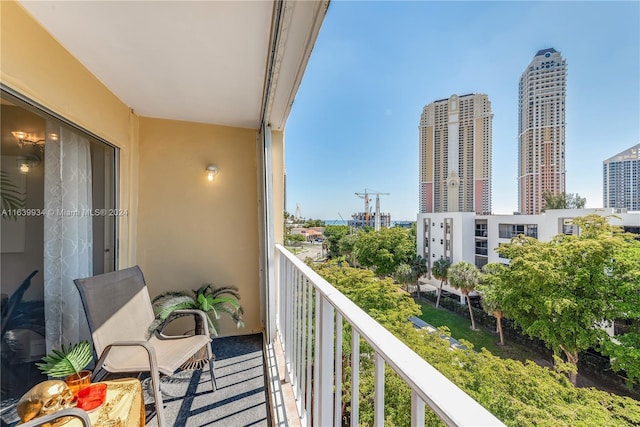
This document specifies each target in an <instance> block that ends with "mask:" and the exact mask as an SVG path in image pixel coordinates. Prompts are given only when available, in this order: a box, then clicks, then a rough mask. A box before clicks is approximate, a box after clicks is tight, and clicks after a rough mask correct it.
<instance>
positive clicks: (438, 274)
mask: <svg viewBox="0 0 640 427" xmlns="http://www.w3.org/2000/svg"><path fill="white" fill-rule="evenodd" d="M450 266H451V263H450V262H449V260H447V259H444V258H440V259H439V260H437V261H436V262H434V263H433V266H432V267H431V274H432V275H433V277H435V278H436V279H438V280H440V287H439V288H438V299H437V300H436V308H438V305H440V295H442V284H443V283H444V282H446V281H447V273H448V270H449V267H450Z"/></svg>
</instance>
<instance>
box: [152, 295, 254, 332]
mask: <svg viewBox="0 0 640 427" xmlns="http://www.w3.org/2000/svg"><path fill="white" fill-rule="evenodd" d="M239 299H240V293H239V292H238V288H236V287H235V286H222V287H219V288H216V287H214V286H213V284H212V283H205V284H204V285H202V286H201V287H200V288H199V289H198V290H197V291H169V292H165V293H163V294H160V295H158V296H157V297H155V298H154V299H153V301H152V303H153V311H154V313H155V315H156V317H155V319H154V320H153V322H151V325H149V329H148V331H147V333H148V335H149V336H151V335H152V334H153V333H154V332H155V331H157V330H161V329H162V326H163V325H164V324H165V322H166V321H167V319H169V318H170V317H171V316H172V315H173V314H174V312H175V311H177V310H184V309H198V310H202V311H204V312H205V314H206V315H207V324H208V326H209V334H210V335H211V336H217V335H218V320H219V319H220V317H221V314H226V315H228V316H230V317H231V318H232V319H233V320H234V322H236V326H237V327H238V328H241V327H243V326H244V322H243V320H242V315H243V314H244V309H243V308H242V306H241V305H240V303H239V302H238V300H239ZM202 328H203V325H200V324H199V318H198V317H196V333H197V334H198V333H202Z"/></svg>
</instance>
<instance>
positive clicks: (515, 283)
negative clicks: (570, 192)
mask: <svg viewBox="0 0 640 427" xmlns="http://www.w3.org/2000/svg"><path fill="white" fill-rule="evenodd" d="M574 224H576V225H577V226H578V227H579V231H580V233H579V235H570V236H567V235H562V234H561V235H558V236H556V237H554V238H553V239H552V240H551V241H549V242H540V241H538V240H536V239H533V238H531V237H526V236H523V235H520V236H518V237H514V238H513V239H512V241H511V243H508V244H505V245H501V246H500V247H499V248H498V249H497V251H498V253H499V254H500V255H501V256H502V257H505V258H508V259H509V260H510V264H509V266H508V267H506V268H504V269H499V270H497V271H494V272H491V273H490V274H493V275H495V276H497V278H496V280H494V282H495V284H496V286H498V293H499V294H500V295H501V297H500V301H499V302H500V306H501V308H502V310H503V312H504V314H505V316H506V317H508V318H510V319H512V320H513V321H514V322H515V323H516V324H518V325H519V326H521V327H522V330H523V332H524V333H525V334H527V335H529V336H532V337H536V338H539V339H541V340H543V341H544V342H545V343H546V344H547V346H549V348H551V349H552V350H553V351H554V353H556V354H560V353H564V354H565V356H566V357H567V360H568V361H569V362H570V363H572V364H574V365H576V366H577V361H578V353H579V352H581V351H584V350H587V349H589V348H601V349H603V350H604V351H605V352H611V353H619V352H621V351H623V349H624V344H623V345H622V346H618V347H613V346H612V345H610V343H611V340H610V337H609V336H608V335H607V333H606V332H605V331H604V330H603V328H602V327H601V326H602V324H603V322H606V321H613V320H615V319H619V318H634V317H635V318H638V317H639V316H640V313H639V311H640V262H638V261H639V260H640V257H638V254H639V253H640V249H639V247H640V246H639V245H640V242H638V241H637V240H634V239H633V235H629V234H625V233H622V231H621V230H620V229H619V227H614V226H611V225H610V224H609V223H608V221H607V219H606V218H604V217H602V216H599V215H588V216H586V217H583V218H575V219H574ZM620 338H621V340H622V341H621V342H623V343H628V344H633V343H634V342H635V341H634V339H633V337H632V336H630V337H626V338H625V337H620ZM627 340H628V341H627ZM637 357H638V354H637V347H635V356H634V357H631V358H630V359H629V360H628V361H625V360H624V359H621V360H620V361H619V362H618V364H619V365H618V368H621V369H627V370H628V371H627V373H628V374H629V375H630V376H634V377H635V378H639V377H640V372H638V370H640V368H638V364H637V360H638V359H637ZM634 361H635V363H636V364H635V367H634V366H632V365H630V363H633V362H634ZM571 379H572V381H575V379H576V377H575V375H571Z"/></svg>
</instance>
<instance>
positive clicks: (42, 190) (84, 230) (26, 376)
mask: <svg viewBox="0 0 640 427" xmlns="http://www.w3.org/2000/svg"><path fill="white" fill-rule="evenodd" d="M1 100H2V101H1V105H0V108H1V111H0V119H1V121H2V123H1V126H0V129H1V146H0V154H1V156H0V157H1V168H0V171H1V175H2V185H1V187H0V193H1V194H0V195H1V197H2V220H1V223H0V226H1V229H0V235H1V246H0V267H1V271H0V276H1V293H2V372H1V378H2V400H3V401H7V400H11V399H12V398H16V397H20V396H21V395H22V394H23V393H24V392H25V391H26V390H28V389H29V388H30V387H31V386H33V385H34V384H35V383H37V382H39V381H41V380H42V379H44V378H43V377H42V376H41V375H40V373H39V371H38V370H37V368H36V367H35V363H36V362H38V361H40V359H41V358H42V357H43V356H44V355H45V354H46V353H47V352H49V351H51V350H52V349H58V348H60V345H61V344H65V345H66V344H72V343H76V342H78V341H80V340H83V339H89V338H90V336H89V332H88V328H87V323H86V319H85V318H84V312H83V309H82V305H81V302H80V298H79V295H78V292H77V290H76V289H75V286H74V284H73V279H76V278H79V277H87V276H92V275H95V274H100V273H104V272H108V271H113V270H114V269H115V267H116V265H115V263H116V250H117V248H116V220H117V217H118V214H120V212H118V211H117V210H116V208H117V205H116V187H115V184H116V176H117V171H116V163H117V162H116V159H117V154H118V153H117V149H116V148H115V147H113V146H111V145H109V144H108V143H106V142H105V141H102V140H100V139H99V138H97V137H95V136H93V135H91V134H88V133H86V132H84V131H82V130H81V129H78V128H77V127H75V126H74V125H73V124H71V123H68V122H66V121H64V120H63V119H61V118H59V117H56V116H55V115H53V114H49V113H48V112H45V111H43V110H42V109H40V108H38V107H37V106H34V105H32V104H30V103H29V102H25V101H24V100H21V99H18V98H17V97H14V96H12V95H10V94H8V93H5V92H2V96H1Z"/></svg>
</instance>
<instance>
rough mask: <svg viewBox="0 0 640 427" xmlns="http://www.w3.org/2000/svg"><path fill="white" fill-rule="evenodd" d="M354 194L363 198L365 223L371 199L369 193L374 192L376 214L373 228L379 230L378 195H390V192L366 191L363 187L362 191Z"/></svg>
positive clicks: (367, 222)
mask: <svg viewBox="0 0 640 427" xmlns="http://www.w3.org/2000/svg"><path fill="white" fill-rule="evenodd" d="M355 194H356V196H358V197H360V198H361V199H364V212H365V218H366V224H367V225H368V224H369V202H370V201H371V199H370V198H369V194H375V195H376V214H375V227H374V229H375V230H376V231H380V196H389V195H391V193H378V192H375V191H374V192H371V193H369V192H368V191H367V189H366V188H365V189H364V193H355Z"/></svg>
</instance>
